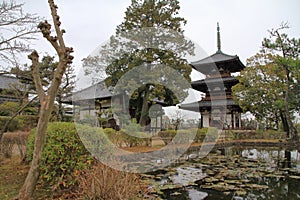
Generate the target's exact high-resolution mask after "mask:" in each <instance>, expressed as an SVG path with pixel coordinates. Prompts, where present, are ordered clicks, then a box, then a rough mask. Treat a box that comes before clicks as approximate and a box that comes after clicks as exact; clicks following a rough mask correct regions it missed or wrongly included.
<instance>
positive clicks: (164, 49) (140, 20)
mask: <svg viewBox="0 0 300 200" xmlns="http://www.w3.org/2000/svg"><path fill="white" fill-rule="evenodd" d="M179 9H180V6H179V1H177V0H132V2H131V5H130V6H129V7H128V8H127V10H126V12H125V18H124V21H123V22H122V23H121V24H120V25H119V26H117V28H116V35H115V36H112V37H111V38H110V41H109V43H108V44H106V45H104V46H103V47H102V49H101V51H100V56H99V59H100V60H101V62H99V63H102V66H105V70H104V71H105V74H106V75H107V77H106V79H105V82H106V84H107V85H108V86H113V87H114V86H116V84H117V83H118V81H119V80H120V78H121V77H122V76H124V74H126V73H127V72H129V71H130V70H131V69H134V68H136V67H141V66H144V65H147V66H148V67H147V70H146V71H144V72H143V73H142V74H136V75H134V76H135V77H133V78H132V80H131V81H130V83H127V84H126V85H124V87H122V89H123V91H124V93H126V91H129V90H130V89H131V88H132V87H134V86H136V85H139V86H140V87H139V88H138V89H136V90H135V92H134V94H133V95H131V97H130V104H129V105H130V107H131V108H134V109H135V113H134V114H133V115H132V117H135V118H137V120H138V121H139V123H140V124H141V125H145V124H147V121H148V123H149V119H148V115H149V113H148V110H149V106H150V105H152V104H155V102H154V100H155V101H156V102H163V103H164V104H165V105H174V104H176V103H179V102H180V101H182V100H183V99H184V98H185V97H186V96H187V87H185V86H184V85H182V88H180V89H181V92H178V91H176V92H175V91H174V88H175V87H174V88H167V87H165V86H164V85H162V84H153V83H148V82H145V79H147V78H144V77H145V76H147V77H148V78H149V79H151V77H150V76H152V77H153V78H154V77H158V78H157V79H164V81H165V82H169V83H170V82H172V81H174V80H176V79H178V77H172V80H170V77H168V76H167V75H166V74H164V75H160V74H159V70H157V68H159V67H164V66H168V67H171V68H172V69H174V70H176V71H177V72H178V73H179V74H180V75H181V76H182V77H184V78H185V79H186V80H188V81H190V77H189V76H190V73H191V67H190V66H189V65H188V63H187V60H186V59H184V57H185V56H186V54H191V55H193V52H194V45H193V43H192V42H191V41H188V40H186V39H185V38H184V36H183V32H184V31H183V30H182V28H181V27H182V26H183V25H185V24H186V20H185V19H183V18H182V17H178V14H179V13H178V11H179ZM94 59H95V57H93V58H92V57H90V58H87V59H85V62H86V63H89V61H91V62H94V61H95V60H94ZM91 62H90V63H91ZM98 66H99V65H98ZM85 70H86V72H87V73H92V72H93V71H95V70H99V69H95V66H94V65H88V64H85ZM162 76H164V77H162ZM177 89H178V90H179V88H176V90H177ZM174 92H175V93H176V94H180V96H178V95H177V96H175V95H174Z"/></svg>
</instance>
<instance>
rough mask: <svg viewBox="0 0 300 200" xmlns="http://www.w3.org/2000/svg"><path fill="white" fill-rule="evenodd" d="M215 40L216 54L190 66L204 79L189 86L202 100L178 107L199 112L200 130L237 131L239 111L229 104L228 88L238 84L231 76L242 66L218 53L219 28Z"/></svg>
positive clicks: (232, 58) (230, 57) (229, 90)
mask: <svg viewBox="0 0 300 200" xmlns="http://www.w3.org/2000/svg"><path fill="white" fill-rule="evenodd" d="M217 39H218V51H217V52H216V53H215V54H213V55H211V56H209V57H207V58H204V59H202V60H199V61H196V62H192V63H191V66H192V67H193V68H194V69H195V70H197V71H199V72H201V73H202V74H204V75H206V78H205V79H203V80H198V81H193V82H192V88H193V89H195V90H198V91H201V92H204V93H205V97H204V98H202V100H200V101H198V102H193V103H188V104H182V105H181V106H180V107H181V109H184V110H190V111H196V112H200V113H201V127H209V126H218V127H220V126H221V127H224V128H232V129H233V128H240V127H241V111H242V110H241V108H240V107H239V106H238V104H236V103H235V102H234V101H233V97H232V91H231V87H232V86H233V85H235V84H237V83H238V80H237V79H236V78H235V77H233V76H232V75H231V73H235V72H240V71H241V70H242V69H244V68H245V66H244V65H243V63H242V62H241V61H240V59H239V57H238V56H236V55H235V56H231V55H227V54H224V53H223V52H222V51H221V40H220V28H219V24H218V27H217ZM218 113H221V114H219V115H218ZM222 124H224V125H222Z"/></svg>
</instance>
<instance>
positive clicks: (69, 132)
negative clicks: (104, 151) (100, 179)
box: [27, 122, 97, 189]
mask: <svg viewBox="0 0 300 200" xmlns="http://www.w3.org/2000/svg"><path fill="white" fill-rule="evenodd" d="M80 128H81V129H82V130H85V132H86V134H87V135H88V136H89V134H92V133H95V132H96V131H97V130H96V129H95V128H92V127H87V126H81V127H80ZM82 130H81V131H82ZM47 134H48V135H47V140H46V145H45V148H44V152H43V154H42V159H41V163H40V180H41V181H42V183H44V184H48V185H50V186H52V188H53V189H66V188H68V189H71V188H73V187H74V186H76V185H78V183H77V182H76V180H77V179H76V178H75V177H76V176H77V175H78V173H79V171H80V170H85V169H87V168H88V167H90V166H91V163H92V157H91V156H90V154H89V153H88V151H87V150H86V148H85V147H84V145H83V144H82V141H81V140H80V138H79V135H78V134H77V131H76V128H75V124H73V123H66V122H63V123H62V122H60V123H59V122H56V123H50V124H49V125H48V128H47ZM35 135H36V129H33V130H32V131H31V133H30V136H29V140H28V143H27V159H28V160H29V161H31V160H32V156H33V147H34V139H35Z"/></svg>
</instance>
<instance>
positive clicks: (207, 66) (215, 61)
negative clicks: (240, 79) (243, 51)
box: [190, 50, 245, 74]
mask: <svg viewBox="0 0 300 200" xmlns="http://www.w3.org/2000/svg"><path fill="white" fill-rule="evenodd" d="M190 65H191V66H192V67H193V68H194V69H195V70H197V71H199V72H201V73H203V74H210V73H211V72H213V71H214V70H216V67H217V69H218V70H220V69H221V68H222V69H223V70H228V71H229V72H231V73H232V72H239V71H241V70H242V69H244V68H245V65H244V64H243V63H242V62H241V61H240V59H239V57H238V56H237V55H234V56H233V55H228V54H225V53H223V52H222V51H221V50H218V51H217V52H216V53H214V54H213V55H211V56H208V57H206V58H203V59H201V60H198V61H195V62H192V63H191V64H190Z"/></svg>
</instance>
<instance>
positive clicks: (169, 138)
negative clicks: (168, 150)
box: [158, 129, 195, 145]
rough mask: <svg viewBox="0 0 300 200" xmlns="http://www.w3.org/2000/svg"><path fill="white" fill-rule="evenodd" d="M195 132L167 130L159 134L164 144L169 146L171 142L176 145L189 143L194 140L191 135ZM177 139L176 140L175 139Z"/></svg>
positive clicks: (189, 130)
mask: <svg viewBox="0 0 300 200" xmlns="http://www.w3.org/2000/svg"><path fill="white" fill-rule="evenodd" d="M194 131H195V130H193V129H188V130H177V131H176V130H165V131H160V132H158V136H159V137H161V139H162V140H163V142H164V143H165V144H166V145H167V144H169V143H170V142H172V143H174V144H183V143H188V142H189V140H191V139H193V138H192V137H191V136H192V135H191V133H193V132H194ZM175 136H176V138H175V139H174V137H175Z"/></svg>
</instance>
